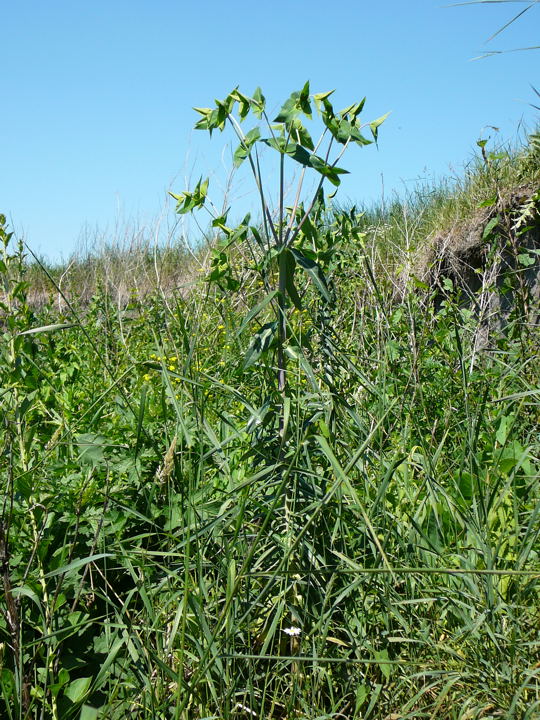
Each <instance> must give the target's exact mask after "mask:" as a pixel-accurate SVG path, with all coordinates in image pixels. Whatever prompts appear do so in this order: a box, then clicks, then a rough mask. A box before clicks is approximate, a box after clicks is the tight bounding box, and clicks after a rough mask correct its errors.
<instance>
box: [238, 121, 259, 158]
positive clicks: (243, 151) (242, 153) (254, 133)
mask: <svg viewBox="0 0 540 720" xmlns="http://www.w3.org/2000/svg"><path fill="white" fill-rule="evenodd" d="M260 137H261V131H260V130H259V128H258V127H254V128H253V129H252V130H250V131H249V132H248V133H247V135H246V136H245V138H244V139H243V140H242V142H241V143H240V145H239V146H238V147H237V148H236V151H235V153H234V158H233V162H234V166H235V167H240V165H241V164H242V163H243V162H244V160H245V159H246V158H247V156H248V155H249V153H250V151H251V148H252V147H253V145H254V144H255V143H256V142H257V140H258V139H259V138H260Z"/></svg>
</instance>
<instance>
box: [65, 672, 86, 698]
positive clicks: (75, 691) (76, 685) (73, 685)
mask: <svg viewBox="0 0 540 720" xmlns="http://www.w3.org/2000/svg"><path fill="white" fill-rule="evenodd" d="M91 684H92V678H91V677H82V678H77V679H76V680H73V681H72V682H70V683H69V685H68V686H67V688H66V689H65V691H64V694H65V696H66V697H67V698H69V699H70V700H71V702H72V703H78V702H80V701H81V700H82V699H83V697H84V696H85V695H86V694H87V692H88V689H89V687H90V685H91Z"/></svg>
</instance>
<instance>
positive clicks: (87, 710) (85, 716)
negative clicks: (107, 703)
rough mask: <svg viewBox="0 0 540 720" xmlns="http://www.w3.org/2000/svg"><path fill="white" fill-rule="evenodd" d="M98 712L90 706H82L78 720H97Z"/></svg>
mask: <svg viewBox="0 0 540 720" xmlns="http://www.w3.org/2000/svg"><path fill="white" fill-rule="evenodd" d="M97 717H98V710H97V708H93V707H91V706H90V705H83V706H82V708H81V714H80V716H79V720H97Z"/></svg>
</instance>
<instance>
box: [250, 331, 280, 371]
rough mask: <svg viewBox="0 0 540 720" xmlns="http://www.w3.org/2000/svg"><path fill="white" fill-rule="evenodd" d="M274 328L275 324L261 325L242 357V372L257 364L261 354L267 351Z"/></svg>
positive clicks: (272, 337) (272, 338)
mask: <svg viewBox="0 0 540 720" xmlns="http://www.w3.org/2000/svg"><path fill="white" fill-rule="evenodd" d="M276 327H277V323H276V322H269V323H266V325H263V326H262V328H261V329H260V330H259V331H258V332H257V333H256V334H255V337H254V338H253V341H252V343H251V345H250V346H249V348H248V350H247V352H246V355H245V357H244V363H243V365H242V369H243V370H246V369H247V368H249V367H251V365H253V364H254V363H255V362H257V360H258V359H259V357H260V356H261V355H262V353H263V352H266V350H268V348H269V347H270V345H271V344H272V341H273V340H274V335H275V332H276Z"/></svg>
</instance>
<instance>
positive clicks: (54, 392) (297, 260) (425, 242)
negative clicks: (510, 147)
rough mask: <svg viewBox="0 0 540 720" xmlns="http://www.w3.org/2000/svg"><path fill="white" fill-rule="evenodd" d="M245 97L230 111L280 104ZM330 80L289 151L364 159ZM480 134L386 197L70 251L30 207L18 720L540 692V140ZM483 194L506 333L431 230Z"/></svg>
mask: <svg viewBox="0 0 540 720" xmlns="http://www.w3.org/2000/svg"><path fill="white" fill-rule="evenodd" d="M233 93H236V95H233ZM233 93H232V94H231V95H230V96H228V98H227V99H226V100H225V101H223V102H222V103H221V104H218V105H217V106H216V108H215V109H202V111H200V114H201V117H202V120H201V121H200V122H201V123H203V125H204V123H206V125H205V126H204V127H203V129H208V130H212V129H213V128H212V123H215V127H214V129H216V128H217V129H218V130H219V129H223V128H222V127H221V125H223V127H224V126H225V125H226V123H227V121H228V116H229V114H232V112H233V109H234V107H235V106H236V107H237V108H238V109H239V111H240V113H245V114H246V115H247V114H248V113H249V112H252V111H260V115H262V114H263V110H264V105H263V103H264V99H263V98H262V95H257V94H255V96H254V98H247V99H246V98H245V96H242V95H241V94H240V93H238V92H237V91H233ZM318 99H319V102H320V109H321V112H322V119H323V123H324V125H325V127H326V131H327V134H328V133H329V134H330V136H331V137H332V138H333V139H334V140H336V142H337V143H340V142H341V143H342V145H343V146H344V147H346V146H347V145H348V144H349V143H350V142H351V138H352V141H354V142H357V143H358V144H365V143H367V140H366V139H365V138H364V137H363V136H361V135H360V125H359V123H358V120H357V118H358V115H359V113H360V112H361V110H362V107H361V104H360V103H358V104H356V105H354V106H350V107H349V108H348V109H346V110H345V111H343V112H342V113H341V114H340V113H335V112H334V111H333V108H332V107H331V105H330V101H329V100H328V96H323V95H321V96H318ZM311 102H312V96H310V95H309V88H307V87H306V88H304V89H303V90H302V91H301V92H300V93H296V94H293V96H291V98H290V99H289V101H288V104H287V103H286V104H285V105H284V106H283V108H282V111H281V113H280V115H279V116H278V118H276V122H277V123H278V124H280V125H281V127H280V130H281V131H282V132H283V134H282V135H279V133H278V131H276V137H277V139H276V141H275V142H274V146H273V147H270V150H275V151H277V153H278V155H277V157H278V158H279V163H280V165H281V163H284V162H285V160H287V161H292V162H293V163H294V162H296V163H297V164H299V166H300V167H301V168H302V170H301V172H303V171H304V169H306V168H307V169H308V170H310V171H314V172H316V173H319V175H320V176H321V178H322V179H329V180H330V181H331V182H332V181H339V178H338V176H337V174H336V166H335V164H334V165H333V164H332V163H330V161H329V160H328V155H327V156H325V157H324V158H323V160H322V161H321V159H320V158H317V159H315V160H313V157H314V150H313V147H314V145H315V144H314V143H313V142H312V141H311V138H310V137H309V135H308V134H307V130H306V128H305V127H304V126H303V125H302V123H300V120H299V117H300V116H301V114H302V113H304V115H306V116H309V111H310V110H311V107H310V106H308V103H311ZM242 103H244V104H242ZM325 113H326V115H325ZM355 113H356V114H355ZM241 119H243V118H242V117H241ZM378 122H379V121H377V122H376V123H372V125H371V132H372V134H373V138H374V139H376V136H377V128H378V124H377V123H378ZM238 127H240V125H239V126H238ZM367 127H368V129H369V127H370V126H369V124H368V126H367ZM293 132H294V133H296V136H295V137H296V142H294V137H293V140H291V136H293ZM359 136H360V137H359ZM239 137H240V140H239V142H240V145H239V148H238V150H237V154H236V155H235V157H236V160H237V161H238V163H239V164H240V162H242V161H245V160H247V161H248V162H249V161H250V159H251V158H252V157H253V158H254V157H255V154H254V153H255V150H254V148H255V147H256V144H257V143H259V141H260V140H261V138H262V136H261V135H257V134H256V133H253V134H246V135H243V134H242V135H240V136H239ZM281 137H284V138H285V140H284V141H281V140H280V138H281ZM267 139H268V138H267ZM291 142H292V144H293V145H294V147H291ZM535 143H536V144H535ZM267 144H270V143H267ZM300 146H301V147H302V148H306V147H307V148H308V150H309V151H310V153H311V152H313V154H310V155H309V157H308V156H306V155H302V154H301V153H300V151H299V149H298V148H299V147H300ZM317 147H318V146H317ZM482 151H483V158H480V159H479V160H478V162H477V163H476V164H475V165H474V167H471V168H470V170H469V171H468V173H467V174H466V177H465V178H464V179H463V180H462V181H460V183H458V184H454V185H452V186H440V187H438V188H429V189H424V191H422V192H420V191H419V192H417V193H416V194H415V195H414V196H412V197H410V198H407V199H406V200H400V201H397V200H396V201H395V202H394V203H392V204H391V205H389V206H386V207H380V208H376V209H371V210H367V211H366V212H365V213H363V214H362V213H359V212H358V211H357V210H356V209H355V208H346V209H344V208H339V207H338V206H336V205H332V204H331V203H330V202H329V201H328V200H327V199H326V198H325V197H324V196H323V195H322V193H321V192H319V191H317V192H316V193H315V196H314V199H313V203H312V205H311V207H310V206H309V204H306V205H305V206H304V205H302V202H300V201H298V202H296V203H295V204H294V205H293V207H291V208H287V207H286V206H285V203H283V202H280V203H278V208H277V211H276V213H274V212H273V211H272V212H270V211H269V215H268V216H266V218H263V219H264V222H263V221H261V223H260V224H259V225H253V224H252V223H251V221H250V219H249V218H247V219H245V220H244V221H243V222H242V223H240V225H239V226H238V227H236V228H230V227H228V225H227V218H226V217H225V216H223V215H220V216H219V217H214V218H213V223H212V227H211V233H214V234H215V236H214V237H212V238H210V239H209V240H208V242H207V243H205V244H203V245H202V246H201V247H200V248H198V249H197V251H196V252H194V253H192V254H190V253H188V252H187V251H183V250H181V249H179V248H178V247H174V246H173V247H171V248H168V249H162V250H157V249H156V250H154V251H152V250H151V248H150V247H149V246H148V247H145V246H144V245H143V246H141V247H139V248H138V252H137V257H136V258H135V259H134V257H133V253H124V254H123V253H122V250H121V249H119V250H117V252H116V255H115V251H114V249H109V251H108V253H107V255H106V256H103V255H102V256H97V257H88V258H85V259H84V261H83V260H79V261H76V260H75V261H74V262H73V263H72V264H71V265H70V267H69V268H66V267H62V268H55V267H49V268H47V267H44V266H43V265H41V264H36V263H30V262H29V261H28V259H27V258H26V257H25V253H24V248H23V246H22V244H17V243H16V240H15V238H13V237H12V236H11V234H10V233H9V231H8V228H7V226H6V224H5V219H4V218H2V222H1V230H0V234H1V240H2V243H3V258H2V261H1V263H0V271H1V273H2V278H3V288H4V289H3V296H2V300H1V306H0V307H1V310H2V325H3V329H2V332H3V343H2V346H1V348H0V352H1V361H0V376H1V397H2V430H1V443H2V519H1V524H0V560H1V573H2V583H3V593H2V596H1V597H0V608H1V610H2V615H1V617H0V642H1V644H0V716H1V717H2V718H4V717H5V718H10V720H11V718H13V719H15V718H81V720H92V719H93V718H98V717H99V718H107V719H108V720H109V719H110V720H115V719H118V720H120V719H123V718H140V719H142V718H146V719H148V720H154V719H158V718H161V719H163V720H165V719H167V720H169V718H216V719H217V718H231V717H238V718H242V717H244V718H249V717H256V718H261V720H262V719H266V718H305V719H306V720H307V719H308V718H309V719H310V720H312V719H314V718H321V720H322V718H366V719H367V718H371V719H372V720H377V719H381V720H382V718H394V719H395V720H397V719H398V718H445V719H446V718H447V719H448V720H449V719H450V718H452V719H455V720H457V719H458V718H459V720H466V719H467V720H473V719H474V718H501V717H504V718H516V719H517V718H528V719H529V720H532V718H537V717H539V716H540V662H539V660H540V653H539V649H540V648H539V646H540V641H539V631H540V614H539V609H538V608H539V601H540V570H539V567H540V566H539V550H540V543H539V533H540V476H539V469H540V456H539V455H540V437H539V435H538V427H539V423H540V389H539V388H540V372H539V368H538V362H537V349H538V347H539V344H540V343H539V341H540V332H539V328H538V325H537V324H535V322H533V320H534V317H535V307H534V302H535V298H534V297H532V296H531V294H530V287H529V286H528V285H527V284H525V283H523V276H524V273H527V272H529V273H530V272H531V269H534V268H536V267H537V265H538V249H537V247H536V248H535V247H534V243H533V244H532V245H531V243H530V242H529V241H527V242H526V241H525V238H528V237H531V235H532V236H534V237H538V231H539V219H538V208H539V205H540V182H539V178H540V152H539V147H538V138H537V137H536V138H533V139H532V141H531V143H530V144H529V145H528V146H527V147H526V148H524V149H521V150H519V151H512V152H510V151H504V152H499V153H497V154H493V153H488V152H487V150H486V148H485V147H483V146H482ZM319 161H321V162H323V163H324V164H323V165H320V162H319ZM254 165H255V177H256V179H257V172H259V173H260V170H258V163H254ZM261 179H262V176H261V175H259V176H258V180H261ZM335 184H337V182H336V183H335ZM282 186H283V183H282ZM524 188H526V189H527V192H526V197H525V199H523V198H521V199H520V200H519V202H518V203H517V205H516V204H515V203H514V204H513V205H512V204H506V205H505V199H507V198H508V197H510V196H512V197H514V198H515V196H516V193H515V192H514V194H513V195H512V192H513V191H517V190H518V189H521V193H522V194H523V192H525V190H524ZM206 192H207V188H206V185H205V183H204V182H203V181H201V182H200V183H199V184H198V186H197V188H196V189H195V191H192V192H191V193H187V192H186V193H182V194H179V195H178V196H176V199H177V200H178V203H179V210H180V211H184V210H192V209H194V208H195V206H197V205H201V206H202V205H203V204H204V200H205V195H206ZM518 194H519V193H518ZM261 195H262V193H261ZM279 197H283V194H281V195H280V196H279ZM293 199H294V198H293ZM264 202H265V201H264V200H263V203H264ZM263 208H264V204H263ZM304 208H305V209H304ZM479 209H481V210H482V212H487V213H488V216H486V215H482V216H481V217H480V220H481V221H482V222H483V223H484V225H483V227H482V237H481V241H482V246H483V247H484V248H487V252H486V253H484V258H485V263H486V265H485V266H484V267H483V268H480V269H479V270H478V272H479V274H480V275H482V277H483V278H484V279H485V278H487V280H486V281H485V282H484V284H483V286H482V292H484V293H486V292H487V293H490V292H491V293H495V292H502V293H503V294H504V293H506V294H511V296H512V298H514V300H513V303H512V307H511V309H510V311H509V312H508V313H507V315H506V316H505V323H504V326H503V327H501V328H499V329H498V330H490V334H489V336H488V337H487V338H486V337H485V335H482V334H481V318H480V317H479V314H478V308H477V307H476V306H475V304H474V302H471V298H467V297H466V290H467V289H466V288H464V287H460V286H459V283H458V282H457V281H456V276H452V277H450V276H445V274H444V270H445V267H446V265H445V264H444V262H442V261H443V260H444V258H442V256H441V253H442V252H443V250H442V249H441V248H442V245H441V244H440V243H439V244H438V245H437V244H436V243H435V244H434V238H436V237H438V236H440V235H441V234H444V233H445V232H448V233H449V238H450V240H449V242H450V241H452V238H455V236H457V234H458V230H459V229H461V230H462V229H463V227H464V226H465V225H466V223H472V224H475V223H476V224H477V223H478V222H479V219H478V218H479V216H478V210H479ZM306 211H307V212H306ZM263 214H264V213H263ZM507 231H508V232H507ZM291 237H292V242H288V240H287V238H289V240H290V238H291ZM508 252H510V253H513V257H514V259H515V264H514V265H512V266H510V265H508V263H506V264H505V265H504V267H503V270H505V272H504V278H503V282H502V285H501V283H499V282H498V281H499V280H500V277H498V276H490V274H489V272H488V270H489V268H492V267H493V266H494V265H495V264H496V263H497V259H498V258H500V257H502V256H503V254H504V253H508ZM130 262H133V263H135V262H136V266H137V268H138V270H139V271H140V272H139V274H138V275H137V276H136V277H134V278H130V281H127V280H126V277H125V273H124V275H123V276H122V277H121V274H122V267H124V268H125V266H126V264H127V263H130ZM180 264H181V266H182V270H181V275H182V282H183V285H182V287H178V286H177V287H176V288H175V287H174V285H175V283H176V284H177V283H178V276H177V274H176V273H177V269H176V268H177V267H178V266H179V265H180ZM488 266H489V267H488ZM426 268H427V270H426ZM437 268H438V270H439V272H435V270H436V269H437ZM141 269H144V273H143V272H142V270H141ZM158 269H159V272H157V270H158ZM197 269H198V270H202V272H199V273H198V272H197ZM499 269H500V268H499ZM154 270H156V275H155V276H154V278H156V277H157V280H155V281H154V282H153V283H152V282H151V281H150V280H149V279H148V278H152V273H153V271H154ZM490 277H491V278H492V279H491V285H490V284H489V282H488V280H489V278H490ZM171 278H172V280H171V281H170V282H169V281H168V279H171ZM83 280H84V283H85V286H84V288H83V287H82V284H83ZM128 282H129V283H130V284H127V283H128ZM486 283H487V284H486ZM36 288H39V292H37V291H36ZM536 312H538V308H536ZM531 319H532V320H531Z"/></svg>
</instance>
